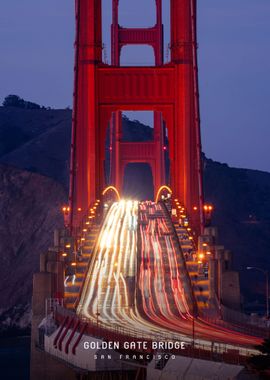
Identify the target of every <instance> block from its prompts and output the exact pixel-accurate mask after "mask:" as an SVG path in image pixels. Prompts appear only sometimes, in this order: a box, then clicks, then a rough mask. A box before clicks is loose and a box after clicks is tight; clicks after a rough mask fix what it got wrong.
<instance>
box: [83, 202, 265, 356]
mask: <svg viewBox="0 0 270 380" xmlns="http://www.w3.org/2000/svg"><path fill="white" fill-rule="evenodd" d="M137 234H138V235H137ZM183 263H184V260H183V256H182V252H181V250H180V248H179V244H178V242H177V238H176V236H175V234H174V231H173V229H172V225H171V223H170V221H169V220H168V216H167V214H166V212H165V210H164V209H163V206H162V205H161V204H155V203H153V202H150V201H148V202H147V201H146V202H143V203H139V202H137V201H124V200H122V201H120V202H117V203H114V204H113V205H112V206H111V208H110V209H109V211H108V213H107V216H106V218H105V220H104V223H103V225H102V228H101V230H100V234H99V237H98V241H97V244H96V248H95V251H94V256H93V259H92V261H91V264H90V267H89V270H88V273H87V276H86V279H85V283H84V287H83V290H82V294H81V298H80V301H79V305H78V309H77V314H78V315H79V316H80V317H82V318H83V319H87V320H89V321H91V322H92V323H95V324H100V325H102V326H103V327H106V328H108V329H114V330H115V329H119V330H120V329H121V330H123V331H125V332H127V333H129V334H134V336H138V335H141V336H142V337H145V338H150V339H154V340H162V341H164V340H175V341H185V342H192V334H193V328H194V326H195V337H196V344H197V345H198V344H199V345H203V346H204V347H208V348H209V347H211V346H212V342H218V343H219V344H223V343H224V344H227V348H234V349H235V348H236V347H237V348H240V347H241V346H245V347H252V346H254V344H257V343H259V342H260V339H256V338H254V337H250V336H247V335H244V334H240V333H237V332H234V331H231V330H228V329H225V328H221V327H219V326H215V325H213V324H210V323H207V322H206V321H203V320H201V319H198V318H195V320H193V305H194V302H193V295H192V291H191V287H190V284H189V282H188V277H187V275H186V273H185V267H184V264H183ZM193 322H194V323H193Z"/></svg>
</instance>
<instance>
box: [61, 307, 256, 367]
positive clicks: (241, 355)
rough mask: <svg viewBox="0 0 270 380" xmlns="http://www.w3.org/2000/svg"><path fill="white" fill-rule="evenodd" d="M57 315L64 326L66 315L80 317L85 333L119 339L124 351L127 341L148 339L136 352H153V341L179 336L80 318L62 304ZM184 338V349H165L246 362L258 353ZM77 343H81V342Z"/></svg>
mask: <svg viewBox="0 0 270 380" xmlns="http://www.w3.org/2000/svg"><path fill="white" fill-rule="evenodd" d="M54 318H55V320H56V321H57V322H58V324H59V326H62V325H63V324H64V321H65V320H66V319H67V318H68V319H71V318H72V320H73V323H74V324H75V323H77V322H78V321H79V323H81V324H84V325H85V326H86V327H85V330H84V333H85V335H88V336H92V337H94V338H97V339H101V340H105V341H113V342H119V344H120V348H121V349H122V350H125V351H126V349H125V347H124V342H138V341H140V342H141V341H143V342H148V347H149V350H148V351H145V350H139V349H137V350H136V352H139V353H147V352H148V353H152V354H154V353H155V352H156V350H154V349H151V346H152V342H179V336H176V334H175V335H174V334H173V333H169V332H166V331H163V332H161V333H160V334H153V333H149V334H147V333H142V332H138V331H137V330H135V329H131V328H126V327H122V326H121V327H120V326H113V325H111V326H109V325H105V324H103V323H101V322H99V323H97V324H95V323H94V322H93V321H91V320H89V319H87V318H81V317H80V316H78V315H76V314H75V313H74V312H72V311H70V310H67V309H65V308H63V307H62V306H56V308H55V311H54ZM60 328H61V327H60ZM182 342H183V343H184V346H185V349H168V350H164V352H168V353H170V354H174V355H180V356H187V357H193V358H197V359H204V360H210V361H216V362H225V363H228V364H245V363H246V361H247V358H248V357H250V356H251V355H252V354H256V353H257V351H256V350H254V349H249V348H246V347H241V346H239V347H235V346H231V345H228V344H223V343H215V342H207V341H203V340H195V342H193V341H192V340H191V339H188V338H187V340H186V341H182ZM77 344H79V342H78V343H77ZM159 351H160V350H159Z"/></svg>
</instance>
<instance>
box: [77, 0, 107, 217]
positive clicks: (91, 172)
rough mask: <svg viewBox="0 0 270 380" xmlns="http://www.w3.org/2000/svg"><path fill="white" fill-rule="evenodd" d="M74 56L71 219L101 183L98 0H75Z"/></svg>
mask: <svg viewBox="0 0 270 380" xmlns="http://www.w3.org/2000/svg"><path fill="white" fill-rule="evenodd" d="M76 25H77V35H76V42H75V47H76V57H75V58H76V59H75V89H74V110H73V131H72V149H71V179H70V205H71V209H72V213H71V219H72V220H71V222H72V224H77V223H78V221H77V219H78V218H79V215H77V211H78V209H81V210H82V211H86V210H87V208H88V207H89V205H90V204H91V202H93V201H94V200H95V199H97V198H98V197H100V195H101V191H102V189H103V186H104V170H103V163H104V154H103V156H102V152H100V146H102V142H104V144H105V136H104V135H103V134H102V133H101V131H100V129H99V128H98V125H99V113H98V107H97V75H96V66H97V64H99V63H101V62H102V33H101V30H102V28H101V1H100V0H99V1H96V0H87V1H85V0H76Z"/></svg>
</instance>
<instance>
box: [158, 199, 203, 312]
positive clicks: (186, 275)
mask: <svg viewBox="0 0 270 380" xmlns="http://www.w3.org/2000/svg"><path fill="white" fill-rule="evenodd" d="M159 203H160V205H161V207H162V209H163V210H164V212H165V213H166V215H167V217H168V219H169V220H170V227H171V228H172V230H173V233H174V235H175V237H176V242H177V246H178V249H179V252H180V261H181V265H182V268H183V273H182V274H183V277H184V281H183V286H184V288H185V294H189V295H190V297H189V300H187V301H189V307H190V310H191V311H192V313H193V314H194V315H195V316H197V315H198V307H197V302H196V299H195V295H194V292H193V286H192V282H191V279H190V276H189V273H188V269H187V265H186V261H185V258H184V254H183V251H182V248H181V245H180V243H179V239H178V236H177V232H176V229H175V226H174V224H173V222H172V220H171V215H170V213H169V211H168V209H167V207H166V205H165V204H164V203H163V202H162V201H161V202H159Z"/></svg>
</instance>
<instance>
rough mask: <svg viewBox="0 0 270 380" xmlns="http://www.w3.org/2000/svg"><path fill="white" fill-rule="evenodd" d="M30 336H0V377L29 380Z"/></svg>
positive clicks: (7, 379)
mask: <svg viewBox="0 0 270 380" xmlns="http://www.w3.org/2000/svg"><path fill="white" fill-rule="evenodd" d="M29 365H30V337H29V336H26V337H14V338H0V368H1V379H5V380H11V379H12V380H13V379H14V380H29V378H30V376H29Z"/></svg>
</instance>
